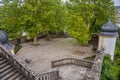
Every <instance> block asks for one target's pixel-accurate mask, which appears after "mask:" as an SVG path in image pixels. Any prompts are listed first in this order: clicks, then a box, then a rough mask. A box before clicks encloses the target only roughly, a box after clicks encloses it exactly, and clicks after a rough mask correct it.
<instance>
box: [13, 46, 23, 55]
mask: <svg viewBox="0 0 120 80" xmlns="http://www.w3.org/2000/svg"><path fill="white" fill-rule="evenodd" d="M21 48H22V46H21V45H19V44H16V45H15V54H16V53H17V52H18V51H19V50H20V49H21Z"/></svg>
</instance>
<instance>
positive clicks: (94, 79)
mask: <svg viewBox="0 0 120 80" xmlns="http://www.w3.org/2000/svg"><path fill="white" fill-rule="evenodd" d="M103 58H104V49H101V50H100V52H99V53H98V54H97V55H96V57H95V60H94V64H93V65H92V69H91V70H90V72H89V73H87V74H86V76H85V80H100V75H101V69H102V62H103Z"/></svg>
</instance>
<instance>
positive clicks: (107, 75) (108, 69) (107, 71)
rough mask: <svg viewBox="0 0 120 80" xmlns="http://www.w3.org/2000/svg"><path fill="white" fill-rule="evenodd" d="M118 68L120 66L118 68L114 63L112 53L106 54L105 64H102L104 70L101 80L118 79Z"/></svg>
mask: <svg viewBox="0 0 120 80" xmlns="http://www.w3.org/2000/svg"><path fill="white" fill-rule="evenodd" d="M117 70H118V68H116V67H115V66H114V65H113V64H112V61H111V58H110V55H105V56H104V61H103V65H102V72H101V79H100V80H118V78H117V76H116V72H118V71H117ZM115 71H116V72H115Z"/></svg>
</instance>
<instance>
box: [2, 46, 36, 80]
mask: <svg viewBox="0 0 120 80" xmlns="http://www.w3.org/2000/svg"><path fill="white" fill-rule="evenodd" d="M0 55H1V56H3V57H4V58H6V60H7V61H9V62H10V63H11V64H12V65H13V67H15V68H16V69H17V70H18V71H19V72H20V73H22V74H23V75H24V76H25V78H26V79H29V80H35V74H34V73H33V72H32V71H30V70H29V69H28V68H27V67H25V66H23V65H21V64H20V63H19V62H18V61H17V60H16V59H15V58H14V56H13V55H12V54H10V52H8V50H6V48H4V47H3V46H2V45H0Z"/></svg>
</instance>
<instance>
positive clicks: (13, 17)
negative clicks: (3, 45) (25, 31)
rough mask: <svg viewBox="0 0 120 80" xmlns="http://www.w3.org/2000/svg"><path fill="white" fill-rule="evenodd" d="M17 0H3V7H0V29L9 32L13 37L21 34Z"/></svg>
mask: <svg viewBox="0 0 120 80" xmlns="http://www.w3.org/2000/svg"><path fill="white" fill-rule="evenodd" d="M18 3H19V0H13V2H12V3H10V1H9V0H3V4H4V7H2V6H1V7H0V9H1V13H0V18H1V20H0V29H2V30H4V31H6V32H8V33H9V37H10V38H12V39H14V38H17V37H19V36H21V27H20V24H19V23H20V18H19V17H20V16H21V14H22V13H21V12H20V11H21V9H20V7H19V4H18Z"/></svg>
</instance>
